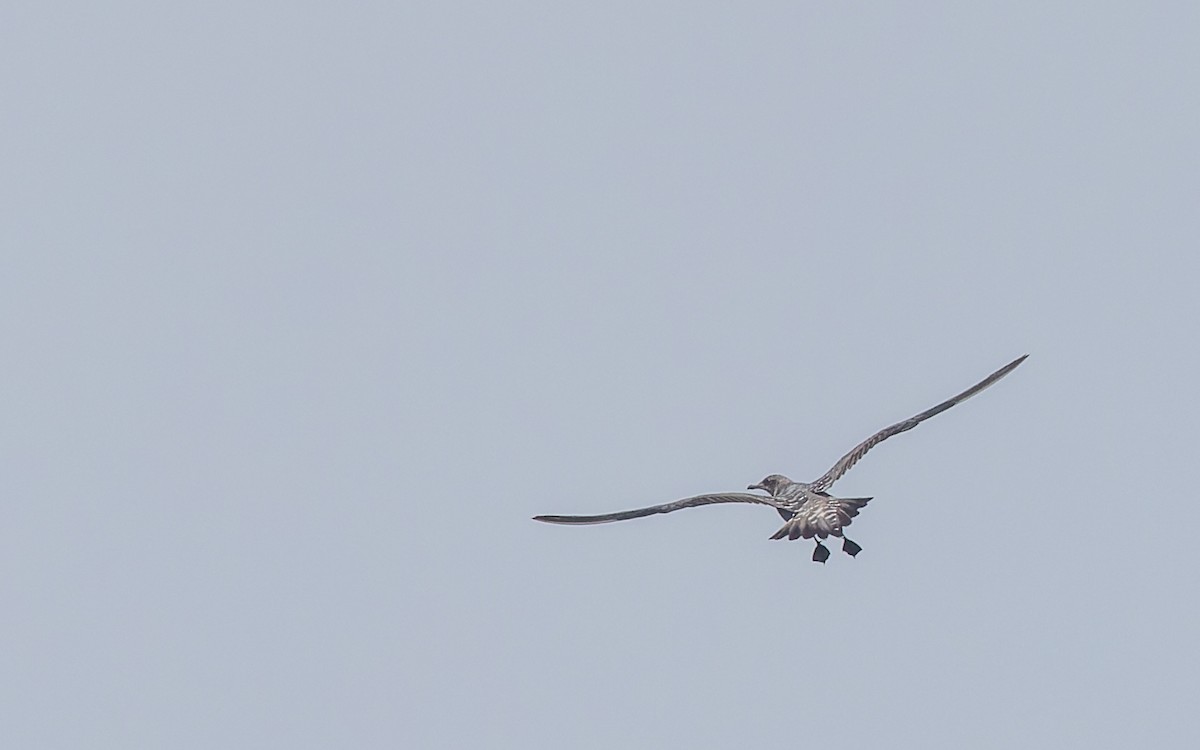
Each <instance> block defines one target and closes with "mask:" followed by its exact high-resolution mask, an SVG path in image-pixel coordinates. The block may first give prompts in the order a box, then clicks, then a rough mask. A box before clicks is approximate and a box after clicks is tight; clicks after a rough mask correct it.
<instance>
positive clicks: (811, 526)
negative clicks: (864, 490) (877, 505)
mask: <svg viewBox="0 0 1200 750" xmlns="http://www.w3.org/2000/svg"><path fill="white" fill-rule="evenodd" d="M870 501H871V498H869V497H823V498H810V499H809V500H808V501H807V502H805V503H804V505H803V506H801V508H800V510H798V511H796V515H795V516H793V517H792V519H791V520H790V521H788V522H787V523H785V524H784V525H783V526H782V527H781V528H780V529H779V531H776V532H775V533H774V534H772V535H771V538H772V539H783V538H785V537H786V538H788V539H800V538H801V537H803V538H805V539H812V538H813V537H814V536H816V537H820V538H821V539H824V538H825V537H827V536H841V535H842V527H844V526H849V525H850V519H852V518H854V517H855V516H857V515H858V512H859V511H860V510H862V508H863V507H864V506H865V505H866V504H867V503H869V502H870Z"/></svg>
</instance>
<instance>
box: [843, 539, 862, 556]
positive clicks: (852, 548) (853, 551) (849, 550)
mask: <svg viewBox="0 0 1200 750" xmlns="http://www.w3.org/2000/svg"><path fill="white" fill-rule="evenodd" d="M842 552H845V553H846V554H847V555H850V556H851V557H854V556H855V555H857V554H858V553H859V552H862V547H859V546H858V545H857V544H855V543H854V542H852V541H850V540H849V539H846V538H844V537H843V538H842Z"/></svg>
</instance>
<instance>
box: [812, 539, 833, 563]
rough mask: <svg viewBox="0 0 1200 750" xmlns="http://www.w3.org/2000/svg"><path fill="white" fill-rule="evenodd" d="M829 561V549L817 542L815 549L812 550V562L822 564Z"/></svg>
mask: <svg viewBox="0 0 1200 750" xmlns="http://www.w3.org/2000/svg"><path fill="white" fill-rule="evenodd" d="M828 559H829V548H828V547H826V546H825V545H824V544H821V543H820V542H817V548H816V549H814V550H813V562H819V563H823V562H825V561H826V560H828Z"/></svg>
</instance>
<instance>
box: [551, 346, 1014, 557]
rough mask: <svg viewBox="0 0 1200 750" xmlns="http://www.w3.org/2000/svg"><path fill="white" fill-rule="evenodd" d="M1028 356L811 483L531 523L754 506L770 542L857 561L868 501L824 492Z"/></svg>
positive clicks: (781, 479) (883, 433)
mask: <svg viewBox="0 0 1200 750" xmlns="http://www.w3.org/2000/svg"><path fill="white" fill-rule="evenodd" d="M1027 356H1029V355H1025V356H1022V357H1018V358H1017V359H1015V360H1013V361H1012V362H1010V363H1008V364H1007V365H1005V366H1004V367H1001V368H1000V369H999V370H997V371H995V372H994V373H992V374H991V375H989V376H987V377H986V378H984V379H983V380H981V381H979V382H978V383H976V384H975V385H973V386H971V387H970V388H968V389H967V390H965V391H963V392H962V393H960V394H958V395H957V396H954V397H953V398H950V399H947V400H946V401H943V402H942V403H940V404H938V405H937V406H934V407H932V408H930V409H926V410H925V411H923V412H921V413H920V414H917V415H916V416H913V417H910V418H908V419H906V420H904V421H903V422H897V423H896V424H894V425H890V426H888V427H885V428H883V429H882V430H880V431H879V432H877V433H875V434H874V435H872V436H871V437H869V438H867V439H866V440H864V441H863V442H861V443H859V444H858V445H857V446H855V447H854V449H853V450H851V451H850V452H849V453H847V454H846V455H845V456H842V458H841V459H839V460H838V462H837V463H835V464H834V465H833V467H832V468H831V469H829V471H827V472H825V473H824V474H822V475H821V476H820V477H818V478H817V479H815V480H813V481H812V482H796V481H793V480H791V479H789V478H787V477H785V476H783V475H782V474H772V475H770V476H768V477H766V478H765V479H763V480H762V481H761V482H759V483H758V484H752V485H750V486H749V487H747V489H751V490H762V491H764V492H766V493H767V494H766V495H756V494H750V493H745V492H726V493H714V494H706V495H696V496H695V497H689V498H684V499H683V500H676V501H675V502H672V503H665V504H663V505H651V506H649V507H646V508H638V509H637V510H627V511H620V512H617V513H607V514H604V515H599V516H534V520H535V521H545V522H546V523H558V524H572V525H582V524H597V523H610V522H612V521H625V520H628V519H631V518H642V517H644V516H650V515H655V514H658V513H671V512H673V511H676V510H682V509H683V508H694V507H697V506H700V505H712V504H715V503H753V504H757V505H768V506H770V507H772V508H775V510H776V511H778V513H779V515H780V516H781V517H783V519H784V524H783V527H782V528H780V529H779V531H777V532H775V534H773V535H772V536H771V538H772V539H783V538H787V539H801V538H803V539H812V538H813V537H816V538H817V539H818V541H817V546H816V549H815V550H814V551H813V560H816V561H817V562H825V560H826V559H827V558H828V557H829V550H828V549H826V548H825V546H824V545H823V544H821V542H820V541H819V540H821V539H825V538H827V537H830V536H835V537H842V538H843V544H842V549H843V550H844V551H845V552H847V553H848V554H850V555H852V556H853V555H857V554H858V553H859V551H861V549H862V548H861V547H859V546H858V545H857V544H855V543H854V542H852V541H850V540H849V539H846V538H845V536H844V534H843V532H842V529H843V528H845V527H846V526H849V525H850V523H851V520H852V519H853V518H854V517H855V516H857V515H858V513H859V511H860V510H861V509H862V508H863V507H864V506H865V505H866V504H867V503H868V502H869V501H870V500H871V498H869V497H857V498H839V497H833V496H832V495H830V494H828V493H827V492H826V490H828V489H829V488H830V487H832V486H833V483H834V482H836V481H837V480H838V479H840V478H841V477H842V476H843V475H844V474H845V473H846V472H847V471H849V470H850V468H851V467H853V466H854V464H855V463H857V462H858V460H859V459H860V458H862V457H863V456H864V455H866V453H867V451H869V450H871V449H872V448H874V447H875V446H876V445H878V444H880V443H882V442H883V441H884V440H887V439H888V438H889V437H891V436H893V435H898V434H899V433H901V432H907V431H908V430H911V429H912V428H914V427H916V426H917V425H918V424H920V423H921V422H924V421H925V420H927V419H929V418H930V417H933V416H936V415H938V414H941V413H942V412H944V411H946V410H947V409H949V408H950V407H951V406H954V405H955V404H960V403H962V402H963V401H966V400H967V399H969V398H971V397H972V396H974V395H976V394H978V393H979V392H980V391H982V390H984V389H985V388H987V387H988V386H990V385H992V384H994V383H995V382H996V381H998V380H1000V378H1003V377H1004V376H1005V375H1007V374H1009V373H1010V372H1012V371H1013V370H1015V369H1016V368H1017V366H1018V365H1020V364H1021V363H1022V362H1024V361H1025V357H1027Z"/></svg>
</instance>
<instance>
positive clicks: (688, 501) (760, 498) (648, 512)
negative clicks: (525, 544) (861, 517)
mask: <svg viewBox="0 0 1200 750" xmlns="http://www.w3.org/2000/svg"><path fill="white" fill-rule="evenodd" d="M714 503H756V504H758V505H769V506H771V507H772V508H784V507H785V505H786V502H785V501H782V500H777V499H776V498H773V497H770V496H768V495H751V494H749V493H746V492H724V493H715V494H711V495H696V496H695V497H687V498H684V499H683V500H676V501H675V502H673V503H664V504H662V505H651V506H650V507H649V508H638V509H637V510H623V511H620V512H619V513H605V514H604V515H602V516H534V517H533V520H535V521H545V522H546V523H568V524H580V525H582V524H589V523H611V522H612V521H627V520H629V519H630V518H643V517H645V516H652V515H654V514H656V513H671V512H672V511H676V510H683V509H684V508H695V507H696V506H698V505H712V504H714Z"/></svg>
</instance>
